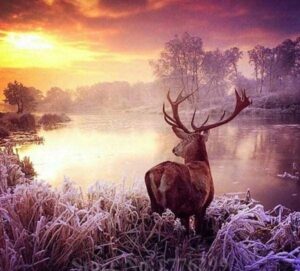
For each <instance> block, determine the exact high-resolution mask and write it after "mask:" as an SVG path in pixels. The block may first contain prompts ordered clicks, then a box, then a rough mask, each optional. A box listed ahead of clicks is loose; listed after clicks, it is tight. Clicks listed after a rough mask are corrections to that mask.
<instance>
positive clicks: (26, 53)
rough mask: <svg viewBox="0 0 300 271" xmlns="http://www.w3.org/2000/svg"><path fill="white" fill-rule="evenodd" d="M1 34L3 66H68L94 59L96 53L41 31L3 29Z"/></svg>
mask: <svg viewBox="0 0 300 271" xmlns="http://www.w3.org/2000/svg"><path fill="white" fill-rule="evenodd" d="M3 34H4V38H2V39H1V38H0V68H1V67H6V68H28V67H38V68H56V69H57V68H65V67H70V66H71V65H72V64H73V63H78V62H81V61H83V62H84V61H92V60H93V59H94V57H95V53H93V52H91V51H90V50H89V49H88V48H86V47H84V46H81V45H77V44H76V45H74V44H72V43H70V42H66V41H64V40H62V39H58V38H57V37H54V36H50V35H48V34H45V33H42V32H28V33H22V32H3Z"/></svg>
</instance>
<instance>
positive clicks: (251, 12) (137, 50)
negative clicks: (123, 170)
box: [0, 0, 300, 91]
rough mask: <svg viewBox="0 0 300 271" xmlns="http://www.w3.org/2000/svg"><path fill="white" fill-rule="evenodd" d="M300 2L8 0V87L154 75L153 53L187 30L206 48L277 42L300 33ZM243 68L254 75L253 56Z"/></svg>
mask: <svg viewBox="0 0 300 271" xmlns="http://www.w3.org/2000/svg"><path fill="white" fill-rule="evenodd" d="M299 6H300V5H297V3H295V4H293V3H282V4H278V5H277V6H275V5H272V3H270V2H268V1H265V2H264V3H258V2H255V1H253V2H252V1H249V2H244V3H236V4H233V3H230V2H224V3H222V4H220V3H219V4H218V3H212V2H210V1H191V0H189V1H188V0H184V1H179V0H165V1H162V0H142V1H140V0H139V1H138V0H137V1H107V0H92V1H88V2H87V1H83V0H75V1H69V0H67V1H65V0H64V1H62V0H39V1H34V2H30V3H29V1H25V0H16V1H14V3H11V2H10V1H3V2H0V15H1V16H0V79H1V80H0V87H1V88H4V87H5V86H6V85H7V83H8V82H10V81H13V80H18V81H21V82H23V83H24V84H25V85H28V86H35V87H37V88H40V89H41V90H43V91H45V90H47V89H49V88H50V87H52V86H60V87H62V88H72V89H74V88H76V87H77V86H82V85H91V84H95V83H97V82H100V81H128V82H130V83H134V82H138V81H146V82H147V81H152V80H154V76H153V74H152V70H151V67H150V66H149V64H148V63H149V60H151V59H155V58H157V57H158V56H159V53H160V51H161V50H162V49H163V46H164V43H165V42H167V41H168V40H170V39H172V38H173V37H174V35H176V34H179V35H181V34H182V33H183V32H185V31H187V32H189V33H190V34H192V35H195V36H199V37H201V38H202V39H203V43H204V48H205V49H206V50H212V49H216V48H220V49H222V50H224V49H227V48H229V47H233V46H237V47H239V48H240V49H241V50H243V51H247V50H249V49H250V48H252V47H253V46H255V45H257V44H262V45H266V46H276V45H277V44H279V43H280V42H282V41H283V40H284V39H286V38H295V37H296V36H297V35H299V33H298V32H299V31H298V29H299V27H300V26H299V20H296V19H297V16H298V15H299V14H298V12H297V7H299ZM298 10H299V8H298ZM239 67H240V71H241V72H242V73H243V74H245V75H247V76H250V75H251V69H250V67H249V64H248V63H247V58H246V57H245V58H244V59H243V60H242V61H240V63H239Z"/></svg>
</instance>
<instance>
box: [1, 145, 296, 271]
mask: <svg viewBox="0 0 300 271" xmlns="http://www.w3.org/2000/svg"><path fill="white" fill-rule="evenodd" d="M205 223H206V229H207V230H206V232H207V233H206V234H205V236H204V237H203V238H201V237H200V236H197V235H191V236H185V235H184V231H183V228H182V226H181V224H180V222H179V221H178V220H177V219H176V218H175V217H174V215H173V214H172V213H171V212H170V211H166V212H165V213H164V214H163V215H162V216H159V215H158V214H156V213H154V214H151V211H150V207H149V200H148V197H147V195H146V193H145V191H144V190H142V189H128V190H126V189H125V188H121V187H117V186H107V185H106V186H105V185H102V184H99V183H96V184H95V185H94V186H92V187H91V188H90V189H89V191H88V192H87V194H83V193H82V192H81V190H80V189H79V188H78V187H75V186H74V185H73V184H72V183H71V182H67V181H66V182H65V183H64V185H63V186H62V188H61V189H59V190H58V189H53V188H52V187H50V186H49V185H47V184H46V183H43V182H38V181H30V180H29V179H27V178H26V177H25V175H24V173H23V172H22V168H21V167H20V165H19V162H18V157H17V156H16V155H14V154H13V152H12V150H11V149H9V148H7V149H4V150H2V151H1V152H0V270H5V271H10V270H74V271H75V270H300V212H292V211H290V210H288V209H286V208H284V207H283V206H277V207H276V208H275V209H274V210H272V211H265V210H264V208H263V206H262V205H259V204H257V203H255V202H254V201H253V200H251V199H250V198H249V197H248V198H247V199H241V197H238V196H237V195H235V196H234V195H232V196H223V197H217V198H215V200H214V201H213V202H212V204H211V205H210V207H209V208H208V211H207V217H206V221H205Z"/></svg>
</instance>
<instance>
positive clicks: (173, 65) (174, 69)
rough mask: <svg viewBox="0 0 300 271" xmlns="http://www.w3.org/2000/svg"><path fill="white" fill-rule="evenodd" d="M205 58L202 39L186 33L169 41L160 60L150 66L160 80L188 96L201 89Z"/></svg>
mask: <svg viewBox="0 0 300 271" xmlns="http://www.w3.org/2000/svg"><path fill="white" fill-rule="evenodd" d="M204 56H205V53H204V50H203V44H202V39H201V38H199V37H194V36H191V35H190V34H189V33H184V34H183V35H182V36H181V37H178V36H177V35H176V36H175V38H174V39H172V40H170V41H168V42H167V43H166V44H165V48H164V50H163V51H162V52H161V54H160V58H159V59H158V60H157V61H151V62H150V65H151V66H152V67H153V69H154V74H155V75H156V76H157V77H158V78H159V79H161V80H164V81H165V82H166V83H167V84H168V85H169V86H172V87H175V88H179V89H183V90H184V92H185V93H186V94H187V93H190V92H191V91H192V90H194V89H198V88H199V84H200V82H201V80H202V74H201V70H202V62H203V59H204Z"/></svg>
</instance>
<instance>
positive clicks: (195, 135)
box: [163, 90, 251, 163]
mask: <svg viewBox="0 0 300 271" xmlns="http://www.w3.org/2000/svg"><path fill="white" fill-rule="evenodd" d="M182 92H183V91H181V92H180V93H179V95H178V96H177V98H176V100H175V101H172V99H171V97H170V91H169V92H168V94H167V99H168V101H169V103H170V105H171V109H172V115H169V114H167V112H166V110H165V104H164V105H163V113H164V119H165V121H166V122H167V123H168V124H169V125H171V127H172V130H173V132H174V133H175V135H176V136H177V137H178V138H180V139H181V140H182V141H181V142H180V143H179V144H178V145H177V146H176V147H175V148H174V149H173V153H174V154H175V155H177V156H180V157H182V158H184V160H185V163H187V162H191V161H206V162H207V163H208V157H207V152H206V147H205V142H206V141H207V139H208V133H209V130H210V129H213V128H216V127H218V126H221V125H223V124H225V123H228V122H229V121H231V120H232V119H234V118H235V117H236V116H237V115H238V114H239V113H240V112H241V111H242V110H243V109H244V108H246V107H247V106H248V105H250V104H251V101H250V99H249V98H248V97H247V96H246V91H245V90H243V91H242V93H241V95H240V94H239V93H238V92H237V90H235V97H236V104H235V109H234V111H233V112H232V113H231V114H230V115H229V116H228V117H227V118H225V115H226V112H225V111H224V113H223V114H222V116H221V118H220V120H219V121H217V122H215V123H213V124H207V125H206V123H207V122H208V120H209V115H208V117H207V118H206V120H205V121H204V122H203V123H202V124H201V125H200V126H198V127H197V126H196V125H195V116H196V110H195V111H194V114H193V117H192V120H191V127H192V130H191V131H190V130H189V129H188V128H187V127H186V126H185V125H184V124H183V123H182V121H181V119H180V116H179V112H178V107H179V105H180V104H181V103H182V102H184V101H185V100H186V99H187V98H189V97H190V96H191V95H193V94H194V92H192V93H191V94H189V95H187V96H182Z"/></svg>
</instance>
